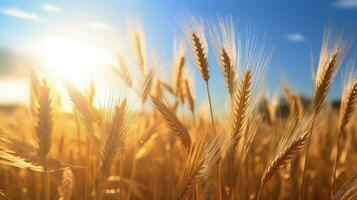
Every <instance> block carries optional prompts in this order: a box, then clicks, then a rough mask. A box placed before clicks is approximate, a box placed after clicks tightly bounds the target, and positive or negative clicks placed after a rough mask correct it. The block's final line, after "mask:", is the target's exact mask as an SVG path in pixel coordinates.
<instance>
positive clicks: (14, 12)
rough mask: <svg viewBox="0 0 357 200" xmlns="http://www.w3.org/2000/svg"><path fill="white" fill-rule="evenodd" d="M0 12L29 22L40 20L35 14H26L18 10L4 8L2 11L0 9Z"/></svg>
mask: <svg viewBox="0 0 357 200" xmlns="http://www.w3.org/2000/svg"><path fill="white" fill-rule="evenodd" d="M0 12H1V13H3V14H5V15H8V16H12V17H16V18H21V19H26V20H31V21H40V20H41V18H40V17H39V16H38V15H37V14H36V13H31V12H27V11H24V10H21V9H18V8H4V9H0Z"/></svg>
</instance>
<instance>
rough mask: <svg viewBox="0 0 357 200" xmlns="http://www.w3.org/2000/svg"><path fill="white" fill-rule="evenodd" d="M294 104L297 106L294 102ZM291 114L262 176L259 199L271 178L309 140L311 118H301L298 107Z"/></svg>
mask: <svg viewBox="0 0 357 200" xmlns="http://www.w3.org/2000/svg"><path fill="white" fill-rule="evenodd" d="M293 106H297V105H296V103H295V102H294V103H293ZM293 110H295V112H294V113H292V114H291V115H289V118H288V122H287V124H286V127H285V128H284V129H283V130H282V131H283V133H282V136H281V138H280V140H279V142H278V144H277V146H276V148H275V150H274V152H273V154H272V156H271V159H270V161H269V162H268V165H267V167H266V168H265V171H264V173H263V175H262V178H261V188H260V191H259V194H258V196H259V197H258V199H259V198H260V197H261V194H262V191H263V188H264V186H265V184H266V183H267V182H268V181H269V179H270V178H271V177H272V176H273V175H274V174H275V173H276V172H277V171H278V170H279V169H281V168H282V167H284V166H285V165H287V164H288V163H289V162H290V161H291V160H292V159H293V158H294V157H296V156H297V155H298V154H299V153H300V152H301V151H302V150H303V149H304V147H305V144H306V143H307V141H308V127H309V124H310V121H311V119H310V118H309V117H304V118H303V119H301V120H300V119H299V113H298V112H297V109H293Z"/></svg>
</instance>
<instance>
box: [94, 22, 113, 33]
mask: <svg viewBox="0 0 357 200" xmlns="http://www.w3.org/2000/svg"><path fill="white" fill-rule="evenodd" d="M88 25H89V26H91V27H93V28H96V29H102V30H110V31H112V30H114V29H115V27H114V26H113V25H111V24H108V23H106V22H101V21H92V22H88Z"/></svg>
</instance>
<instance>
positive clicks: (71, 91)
mask: <svg viewBox="0 0 357 200" xmlns="http://www.w3.org/2000/svg"><path fill="white" fill-rule="evenodd" d="M63 84H64V86H65V88H66V89H67V93H68V95H69V97H70V99H71V102H72V103H73V105H74V109H75V110H76V111H77V112H78V113H80V117H81V119H82V122H83V123H84V125H85V126H86V128H87V130H88V137H89V140H90V141H91V142H92V144H93V146H94V147H98V146H99V145H100V142H99V139H98V137H97V136H96V135H95V134H94V127H93V124H94V123H100V121H101V117H100V115H99V112H98V111H97V109H95V108H94V106H93V104H91V103H90V102H88V99H87V98H86V97H85V95H83V94H82V92H81V91H79V90H78V89H77V88H76V87H74V86H73V85H71V84H70V83H68V82H63Z"/></svg>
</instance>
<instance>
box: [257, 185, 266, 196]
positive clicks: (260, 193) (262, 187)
mask: <svg viewBox="0 0 357 200" xmlns="http://www.w3.org/2000/svg"><path fill="white" fill-rule="evenodd" d="M264 186H265V182H262V183H261V185H260V189H259V193H258V196H257V200H260V199H261V197H262V193H263V189H264Z"/></svg>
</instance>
